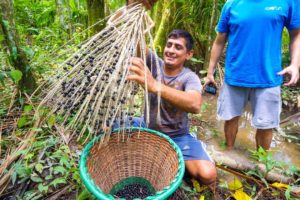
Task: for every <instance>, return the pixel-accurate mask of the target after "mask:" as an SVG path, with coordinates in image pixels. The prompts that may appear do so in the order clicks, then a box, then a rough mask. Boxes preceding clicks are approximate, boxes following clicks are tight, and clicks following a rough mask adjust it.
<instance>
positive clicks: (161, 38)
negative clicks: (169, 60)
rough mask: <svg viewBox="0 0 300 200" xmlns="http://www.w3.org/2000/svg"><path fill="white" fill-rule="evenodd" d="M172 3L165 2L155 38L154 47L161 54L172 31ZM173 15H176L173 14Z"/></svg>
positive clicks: (167, 0) (165, 0)
mask: <svg viewBox="0 0 300 200" xmlns="http://www.w3.org/2000/svg"><path fill="white" fill-rule="evenodd" d="M171 4H172V1H169V0H164V1H163V3H162V5H163V9H162V16H161V20H160V24H159V27H158V28H157V31H156V34H155V38H154V45H155V48H156V49H157V51H158V52H159V53H162V52H163V49H164V46H165V42H166V37H167V34H168V33H169V31H170V24H172V22H171V21H172V18H171V12H172V5H171ZM172 14H175V12H173V13H172Z"/></svg>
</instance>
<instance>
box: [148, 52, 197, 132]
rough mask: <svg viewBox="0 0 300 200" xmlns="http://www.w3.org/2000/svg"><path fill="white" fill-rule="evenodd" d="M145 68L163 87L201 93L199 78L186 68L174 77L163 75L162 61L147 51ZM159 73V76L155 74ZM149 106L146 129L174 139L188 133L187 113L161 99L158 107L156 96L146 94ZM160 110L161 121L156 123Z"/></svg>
mask: <svg viewBox="0 0 300 200" xmlns="http://www.w3.org/2000/svg"><path fill="white" fill-rule="evenodd" d="M147 66H148V67H149V68H150V69H151V72H152V75H153V77H154V78H156V80H161V81H162V83H163V84H164V85H167V86H169V87H172V88H175V89H177V90H181V91H189V90H195V91H199V92H201V90H202V86H201V82H200V79H199V77H198V76H197V75H196V74H195V73H194V72H192V71H191V70H190V69H188V68H185V67H184V68H183V69H182V71H181V72H180V73H179V74H178V75H176V76H168V75H166V74H164V68H163V66H164V62H163V60H162V59H160V58H159V57H157V56H156V55H154V53H153V52H151V51H149V54H148V57H147ZM158 71H159V72H160V75H159V74H158V73H157V72H158ZM148 97H149V104H150V112H149V113H150V119H149V121H150V122H149V125H148V127H149V128H151V129H154V130H157V131H160V132H162V133H165V134H167V135H169V136H170V137H176V136H179V135H184V134H187V133H189V119H188V113H187V112H185V111H183V110H180V109H178V108H176V107H175V106H174V105H172V104H171V103H169V102H168V101H165V100H164V99H163V98H161V103H160V105H158V100H157V95H155V94H153V93H149V94H148ZM158 109H160V119H161V121H160V122H158V123H157V113H158Z"/></svg>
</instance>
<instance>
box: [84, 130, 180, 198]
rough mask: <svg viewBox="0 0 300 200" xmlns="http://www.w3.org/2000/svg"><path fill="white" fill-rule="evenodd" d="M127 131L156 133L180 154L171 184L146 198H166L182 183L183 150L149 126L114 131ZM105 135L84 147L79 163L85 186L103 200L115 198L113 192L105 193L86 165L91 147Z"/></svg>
mask: <svg viewBox="0 0 300 200" xmlns="http://www.w3.org/2000/svg"><path fill="white" fill-rule="evenodd" d="M124 130H125V131H126V130H131V131H145V132H148V133H153V134H155V135H158V136H160V137H162V138H164V139H166V140H167V141H168V142H169V143H170V144H171V146H172V148H173V149H174V150H175V152H176V153H177V155H178V161H179V165H178V172H177V174H176V176H175V179H174V180H173V181H172V182H171V183H170V185H169V186H167V187H165V188H164V189H162V190H161V191H158V192H156V193H155V195H153V196H149V197H147V198H146V199H145V200H154V199H155V200H156V199H157V200H159V199H166V198H167V197H169V196H170V195H171V194H172V193H173V192H175V190H176V189H177V188H178V187H179V185H180V184H181V181H182V178H183V175H184V171H185V163H184V159H183V155H182V152H181V150H180V148H179V147H178V146H177V144H176V143H175V142H174V141H173V140H172V139H171V138H170V137H169V136H167V135H166V134H163V133H161V132H158V131H155V130H152V129H148V128H142V127H129V128H120V129H115V130H114V131H113V132H112V133H115V132H118V131H124ZM103 136H104V135H99V136H97V137H95V138H94V139H93V140H92V141H90V142H89V143H88V144H87V145H86V146H85V148H84V150H83V152H82V154H81V158H80V163H79V172H80V177H81V179H82V181H83V183H84V184H85V186H86V187H87V189H88V190H89V191H90V192H91V193H92V194H93V195H95V197H96V198H97V199H101V200H114V199H115V198H114V197H113V196H112V195H111V194H105V193H104V192H103V191H102V190H101V189H100V188H99V187H98V186H97V185H96V184H95V183H94V181H93V180H92V179H91V178H90V174H89V173H88V170H87V167H86V159H87V156H88V155H89V152H90V149H91V148H92V146H93V145H94V144H95V143H96V142H97V141H98V140H99V139H101V138H102V137H103ZM122 200H125V199H124V198H122Z"/></svg>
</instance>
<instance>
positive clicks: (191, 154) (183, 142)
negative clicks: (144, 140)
mask: <svg viewBox="0 0 300 200" xmlns="http://www.w3.org/2000/svg"><path fill="white" fill-rule="evenodd" d="M125 123H126V127H143V128H145V127H146V124H145V122H144V120H143V119H142V118H140V117H133V118H132V119H131V120H126V122H125ZM119 127H120V126H119V125H118V124H115V125H114V126H113V129H115V128H119ZM171 139H172V140H173V141H174V142H175V143H176V144H177V146H178V147H179V148H180V150H181V152H182V154H183V158H184V160H208V161H211V162H213V160H212V158H211V157H210V156H209V154H208V152H207V150H206V145H205V144H204V143H203V142H202V141H200V140H198V139H197V138H196V137H194V136H192V135H191V134H190V133H185V134H184V135H181V136H176V137H171Z"/></svg>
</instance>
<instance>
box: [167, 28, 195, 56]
mask: <svg viewBox="0 0 300 200" xmlns="http://www.w3.org/2000/svg"><path fill="white" fill-rule="evenodd" d="M169 38H175V39H177V38H184V39H185V41H186V48H187V50H188V51H190V50H192V49H193V45H194V40H193V37H192V35H191V34H190V33H189V32H187V31H184V30H180V29H175V30H173V31H172V32H171V33H169V35H168V39H169Z"/></svg>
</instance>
